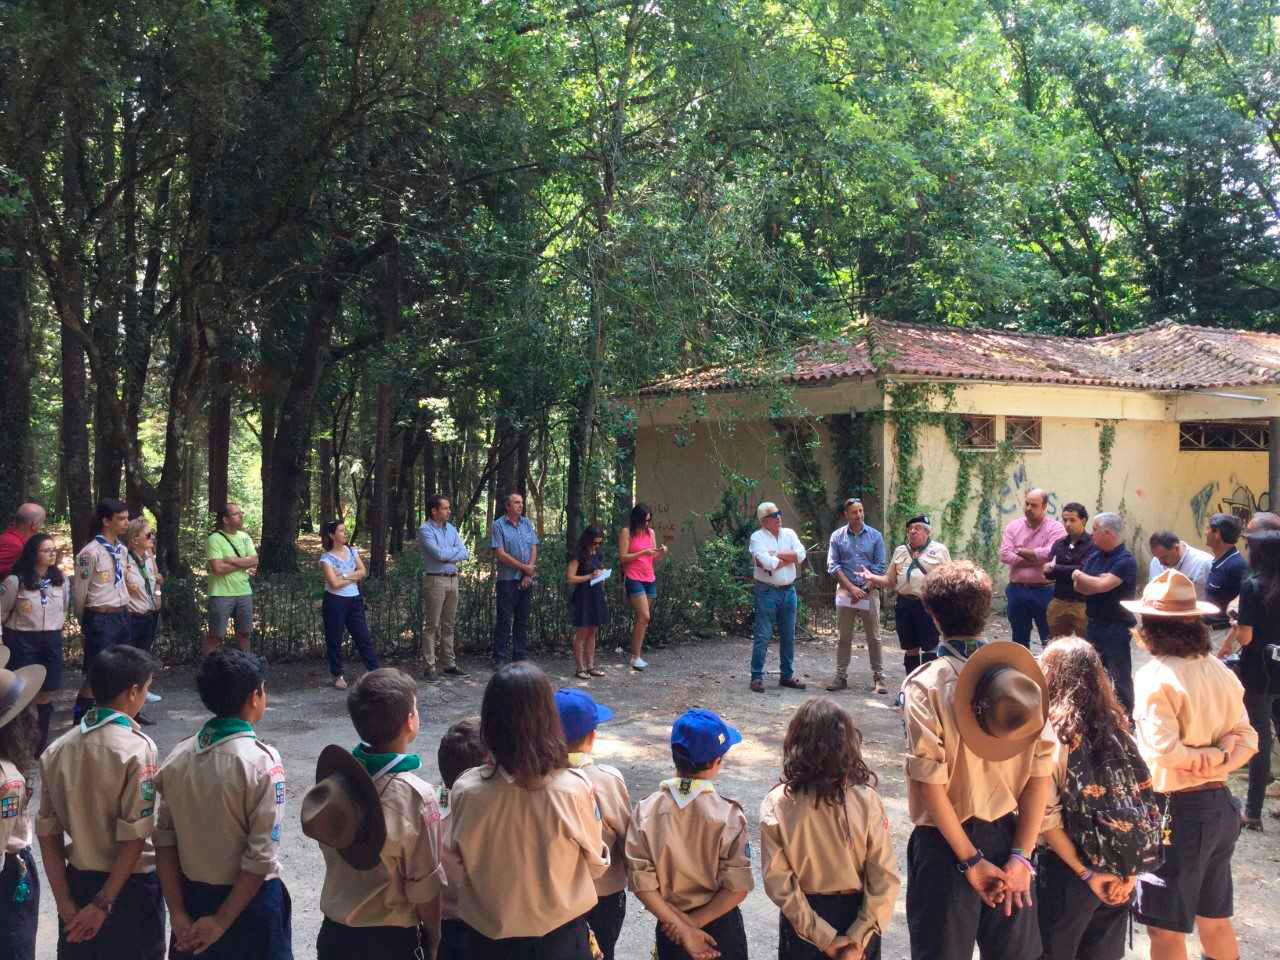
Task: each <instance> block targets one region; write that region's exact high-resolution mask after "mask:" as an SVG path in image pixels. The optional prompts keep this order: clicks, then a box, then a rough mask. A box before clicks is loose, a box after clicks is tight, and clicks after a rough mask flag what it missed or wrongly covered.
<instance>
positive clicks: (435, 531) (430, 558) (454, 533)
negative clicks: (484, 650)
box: [418, 493, 470, 683]
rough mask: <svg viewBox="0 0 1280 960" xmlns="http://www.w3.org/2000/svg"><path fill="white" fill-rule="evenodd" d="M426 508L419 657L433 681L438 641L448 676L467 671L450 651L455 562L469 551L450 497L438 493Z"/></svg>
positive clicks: (455, 591)
mask: <svg viewBox="0 0 1280 960" xmlns="http://www.w3.org/2000/svg"><path fill="white" fill-rule="evenodd" d="M427 509H428V511H429V512H430V514H431V516H430V517H429V518H428V519H427V521H426V522H425V523H423V524H422V526H420V527H419V528H418V548H419V549H420V550H421V551H422V572H423V574H424V576H423V589H422V597H423V616H422V659H423V661H424V663H425V665H426V669H425V670H424V671H423V676H425V677H426V678H427V680H428V681H430V682H431V683H435V682H436V681H437V680H439V679H440V674H439V673H437V672H436V644H437V642H438V643H439V644H440V652H441V654H443V657H444V672H445V673H447V674H448V675H449V676H451V677H465V676H466V675H467V674H466V672H465V671H464V670H462V669H461V668H460V667H459V666H458V660H457V657H456V656H455V654H454V652H453V625H454V618H455V616H456V614H457V612H458V564H460V563H465V562H466V560H467V558H468V557H469V556H470V554H468V553H467V545H466V544H465V543H463V542H462V538H461V537H460V536H458V529H457V527H455V526H454V525H453V524H452V523H450V522H449V513H450V507H449V498H448V497H445V496H442V495H440V494H438V493H437V494H436V495H435V496H434V497H432V498H431V499H430V500H428V501H427Z"/></svg>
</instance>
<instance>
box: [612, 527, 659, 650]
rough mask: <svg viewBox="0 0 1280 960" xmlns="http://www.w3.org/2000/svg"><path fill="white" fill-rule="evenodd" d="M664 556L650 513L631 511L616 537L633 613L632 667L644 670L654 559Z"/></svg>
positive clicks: (655, 585) (655, 588)
mask: <svg viewBox="0 0 1280 960" xmlns="http://www.w3.org/2000/svg"><path fill="white" fill-rule="evenodd" d="M666 552H667V546H666V544H663V545H662V546H658V543H657V538H656V537H654V535H653V513H652V511H650V509H649V508H648V507H647V506H645V505H644V504H643V503H637V504H636V505H635V506H634V507H632V508H631V524H630V526H629V527H627V528H624V529H623V531H622V532H621V533H620V534H618V561H619V562H620V563H621V564H622V577H623V586H624V587H625V588H626V591H627V600H628V601H629V602H630V603H631V609H632V610H634V611H635V615H636V617H635V623H634V625H633V626H632V627H631V666H632V667H633V668H634V669H636V670H643V669H644V668H645V667H647V666H648V665H649V664H647V663H646V662H645V661H644V660H643V659H641V657H640V648H641V647H643V646H644V632H645V631H646V630H647V629H648V628H649V621H650V620H652V619H653V602H654V600H656V599H657V598H658V577H657V574H655V573H654V572H653V560H654V557H660V556H663V555H665V554H666Z"/></svg>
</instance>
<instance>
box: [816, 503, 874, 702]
mask: <svg viewBox="0 0 1280 960" xmlns="http://www.w3.org/2000/svg"><path fill="white" fill-rule="evenodd" d="M865 518H866V511H865V510H864V508H863V506H862V501H861V500H859V499H858V498H857V497H850V498H849V499H848V500H846V501H845V502H844V519H845V525H844V526H842V527H840V529H838V530H836V531H835V532H834V533H833V534H831V540H830V542H828V544H827V573H829V574H831V575H832V576H833V577H835V578H836V581H837V584H838V586H837V588H836V618H837V622H838V623H839V626H840V645H839V646H838V647H837V648H836V675H835V679H833V680H832V681H831V683H829V684H828V685H827V689H828V690H847V689H849V658H850V656H851V654H852V651H853V624H854V621H855V620H861V621H862V631H863V633H864V634H865V635H866V637H867V656H868V657H869V658H870V660H871V689H872V690H873V691H874V692H876V693H886V692H887V690H888V688H887V687H886V686H885V685H884V656H883V653H882V650H881V647H880V592H879V591H878V590H876V588H875V587H874V586H873V585H872V584H870V583H868V582H867V581H866V579H865V578H864V577H863V576H862V575H861V574H860V573H859V572H858V571H860V570H861V569H862V568H863V567H866V568H867V569H868V570H870V571H871V572H872V573H874V574H876V575H877V576H879V575H882V574H883V573H884V570H885V551H884V537H882V536H881V535H880V531H879V530H877V529H876V528H875V527H871V526H868V525H867V523H866V519H865Z"/></svg>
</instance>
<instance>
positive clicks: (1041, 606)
mask: <svg viewBox="0 0 1280 960" xmlns="http://www.w3.org/2000/svg"><path fill="white" fill-rule="evenodd" d="M1004 597H1005V600H1007V601H1008V604H1009V610H1008V613H1009V627H1010V628H1011V629H1012V631H1013V642H1014V643H1020V644H1022V645H1023V646H1024V647H1026V648H1027V649H1028V650H1029V649H1031V625H1032V624H1033V623H1034V624H1035V626H1036V633H1038V634H1040V645H1041V646H1044V645H1045V644H1046V643H1048V642H1049V601H1051V600H1052V599H1053V585H1052V584H1045V585H1044V586H1042V587H1033V586H1031V585H1030V584H1026V583H1011V584H1009V585H1008V586H1007V587H1005V588H1004Z"/></svg>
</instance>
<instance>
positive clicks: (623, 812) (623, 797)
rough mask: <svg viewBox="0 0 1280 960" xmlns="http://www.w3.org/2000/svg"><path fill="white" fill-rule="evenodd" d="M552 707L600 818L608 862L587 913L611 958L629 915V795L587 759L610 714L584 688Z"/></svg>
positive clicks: (614, 775)
mask: <svg viewBox="0 0 1280 960" xmlns="http://www.w3.org/2000/svg"><path fill="white" fill-rule="evenodd" d="M556 709H557V710H559V711H560V725H561V726H562V727H563V728H564V739H565V741H566V743H567V744H568V747H569V765H570V766H571V767H573V768H574V769H575V770H581V771H582V772H583V773H584V774H586V775H587V779H588V780H590V781H591V786H592V789H594V790H595V793H596V803H598V804H599V805H600V813H601V814H602V815H603V820H602V821H601V822H602V823H603V825H604V826H603V833H604V842H605V845H606V846H607V847H608V848H609V859H610V861H611V862H610V864H609V871H608V872H607V873H606V874H605V875H604V876H602V877H598V878H597V879H596V896H597V897H599V902H598V903H597V904H596V905H595V906H594V907H592V909H591V912H590V913H588V914H587V926H589V927H590V928H591V931H592V933H594V934H595V936H596V943H597V944H599V946H600V951H601V953H603V954H604V960H613V948H614V946H615V945H616V944H617V942H618V934H620V933H621V932H622V921H623V920H624V919H625V918H626V916H627V861H626V844H627V827H628V825H630V823H631V794H629V793H628V792H627V783H626V781H625V780H623V779H622V774H621V773H620V772H618V771H617V770H616V769H614V768H613V767H610V766H606V765H605V764H603V763H595V762H594V761H593V760H592V759H591V750H592V748H593V747H595V744H596V727H597V726H598V725H599V724H602V723H604V722H605V721H606V720H609V719H610V718H612V717H613V711H612V710H610V709H609V708H608V707H606V706H602V705H601V704H598V703H596V702H595V700H594V699H593V698H592V696H591V694H589V693H587V692H586V691H585V690H558V691H557V692H556Z"/></svg>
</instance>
